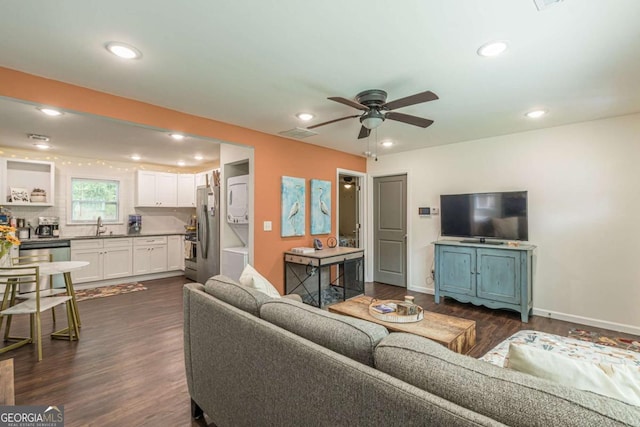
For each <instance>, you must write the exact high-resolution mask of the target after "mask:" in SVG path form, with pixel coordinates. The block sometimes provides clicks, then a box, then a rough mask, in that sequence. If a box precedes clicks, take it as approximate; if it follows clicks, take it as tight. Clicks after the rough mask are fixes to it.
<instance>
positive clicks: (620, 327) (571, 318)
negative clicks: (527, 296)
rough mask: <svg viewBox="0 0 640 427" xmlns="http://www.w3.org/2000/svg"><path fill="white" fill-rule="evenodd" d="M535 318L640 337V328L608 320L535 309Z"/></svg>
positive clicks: (533, 311)
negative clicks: (547, 318)
mask: <svg viewBox="0 0 640 427" xmlns="http://www.w3.org/2000/svg"><path fill="white" fill-rule="evenodd" d="M532 313H533V315H534V316H542V317H549V318H551V319H557V320H564V321H565V322H572V323H579V324H581V325H587V326H595V327H597V328H604V329H610V330H612V331H618V332H625V333H627V334H632V335H640V327H638V326H633V325H624V324H622V323H616V322H609V321H607V320H600V319H592V318H591V317H584V316H575V315H573V314H566V313H559V312H557V311H551V310H544V309H541V308H535V307H534V308H533V310H532Z"/></svg>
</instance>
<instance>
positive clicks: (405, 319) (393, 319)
mask: <svg viewBox="0 0 640 427" xmlns="http://www.w3.org/2000/svg"><path fill="white" fill-rule="evenodd" d="M400 302H404V301H398V300H392V299H389V300H374V301H372V302H371V304H369V314H370V315H371V316H373V317H375V318H376V319H378V320H382V321H383V322H390V323H413V322H419V321H421V320H422V319H424V311H423V310H422V307H420V306H417V307H418V313H417V314H410V315H408V316H404V315H400V314H398V313H397V312H395V311H394V312H393V313H386V314H385V313H379V312H377V311H375V310H374V309H373V308H371V306H372V305H379V304H389V303H394V304H398V303H400Z"/></svg>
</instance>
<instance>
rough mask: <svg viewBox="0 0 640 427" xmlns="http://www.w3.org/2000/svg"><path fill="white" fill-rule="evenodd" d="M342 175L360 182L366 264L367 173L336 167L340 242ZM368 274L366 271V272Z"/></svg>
mask: <svg viewBox="0 0 640 427" xmlns="http://www.w3.org/2000/svg"><path fill="white" fill-rule="evenodd" d="M340 175H348V176H355V177H358V178H359V179H358V182H359V183H360V196H359V199H358V206H359V207H358V211H359V213H358V215H359V218H358V223H359V224H360V233H359V243H358V244H359V245H360V246H359V247H360V248H361V249H365V253H364V255H365V265H366V258H367V251H366V248H367V244H366V242H367V234H368V233H367V222H366V220H367V218H368V215H367V196H366V194H367V184H368V182H367V174H366V173H363V172H357V171H352V170H349V169H341V168H336V193H335V194H336V198H335V200H336V239H337V240H338V243H340ZM365 276H366V272H365ZM365 281H366V277H365Z"/></svg>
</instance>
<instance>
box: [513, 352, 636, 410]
mask: <svg viewBox="0 0 640 427" xmlns="http://www.w3.org/2000/svg"><path fill="white" fill-rule="evenodd" d="M506 367H507V368H509V369H513V370H516V371H520V372H524V373H527V374H530V375H534V376H536V377H539V378H545V379H547V380H550V381H554V382H557V383H560V384H564V385H568V386H571V387H575V388H577V389H580V390H587V391H591V392H594V393H598V394H602V395H604V396H609V397H613V398H614V399H618V400H622V401H623V402H627V403H630V404H632V405H636V406H640V367H632V366H627V365H614V364H609V363H591V362H585V361H584V360H575V359H571V358H570V357H567V356H564V355H562V354H558V353H552V352H549V351H545V350H542V349H539V348H535V347H530V346H527V345H522V344H511V345H510V346H509V355H508V358H507V364H506Z"/></svg>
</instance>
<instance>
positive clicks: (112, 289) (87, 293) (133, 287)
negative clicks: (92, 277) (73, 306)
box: [76, 283, 147, 301]
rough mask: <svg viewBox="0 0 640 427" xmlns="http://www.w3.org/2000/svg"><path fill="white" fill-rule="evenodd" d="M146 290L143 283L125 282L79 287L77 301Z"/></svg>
mask: <svg viewBox="0 0 640 427" xmlns="http://www.w3.org/2000/svg"><path fill="white" fill-rule="evenodd" d="M146 290H147V288H146V287H145V286H144V285H143V284H142V283H123V284H121V285H111V286H101V287H99V288H89V289H78V290H76V301H85V300H88V299H94V298H102V297H111V296H114V295H121V294H128V293H131V292H138V291H146Z"/></svg>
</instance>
